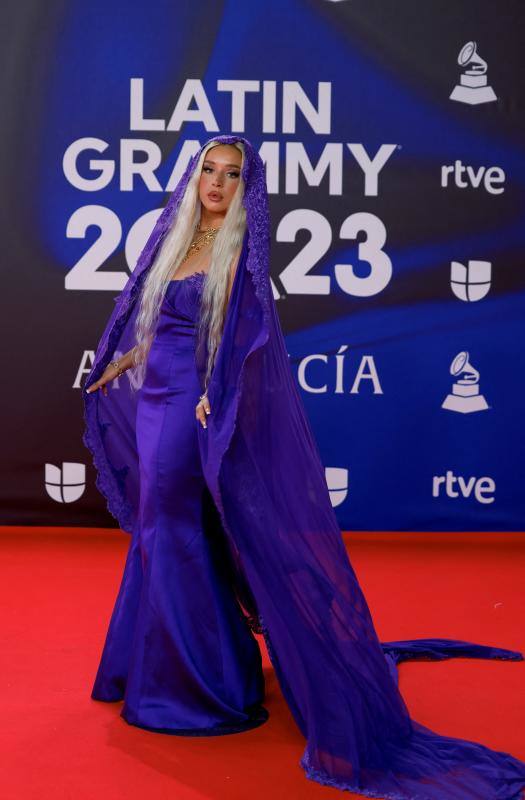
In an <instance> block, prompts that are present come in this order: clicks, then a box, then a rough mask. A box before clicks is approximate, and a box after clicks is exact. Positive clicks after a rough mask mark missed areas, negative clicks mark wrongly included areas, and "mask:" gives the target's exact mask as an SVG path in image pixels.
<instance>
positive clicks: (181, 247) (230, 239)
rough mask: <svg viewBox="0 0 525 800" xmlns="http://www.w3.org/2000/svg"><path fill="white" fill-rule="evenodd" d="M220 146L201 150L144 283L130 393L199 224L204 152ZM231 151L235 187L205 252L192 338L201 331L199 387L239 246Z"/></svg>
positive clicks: (239, 195)
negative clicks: (203, 348) (204, 350)
mask: <svg viewBox="0 0 525 800" xmlns="http://www.w3.org/2000/svg"><path fill="white" fill-rule="evenodd" d="M221 144H223V143H222V142H218V141H217V140H215V139H212V140H211V141H210V142H208V143H207V145H206V146H205V147H204V148H203V150H202V153H201V155H200V157H199V160H198V161H197V164H196V166H195V169H194V170H193V174H192V176H191V178H190V179H189V181H188V185H187V187H186V191H185V192H184V195H183V197H182V199H181V202H180V206H179V210H178V213H177V215H176V217H175V220H174V222H173V224H172V227H171V228H170V229H169V230H168V232H167V234H166V236H165V238H164V241H163V243H162V245H161V247H160V249H159V252H158V253H157V255H156V257H155V259H154V262H153V264H152V265H151V267H150V269H149V272H148V274H147V276H146V279H145V281H144V285H143V287H142V292H141V297H140V307H139V311H138V314H137V318H136V320H135V339H136V344H135V349H134V366H133V367H132V368H131V370H130V372H131V373H132V375H131V376H130V378H131V380H130V384H131V386H132V387H133V389H138V388H139V387H140V386H142V383H143V381H144V376H145V373H146V362H147V357H148V353H149V350H150V347H151V343H152V341H153V338H154V335H155V329H156V326H157V322H158V317H159V311H160V306H161V304H162V301H163V299H164V295H165V294H166V291H167V288H168V282H169V280H170V277H172V275H177V272H178V271H179V269H180V262H181V260H182V259H183V258H184V256H185V255H186V253H187V251H188V248H189V246H190V244H191V241H192V237H193V233H194V230H195V226H196V225H197V224H198V223H199V220H200V215H201V202H200V198H199V181H200V176H201V170H202V164H203V161H204V159H205V158H206V154H207V152H208V150H210V149H211V148H212V147H215V146H217V145H221ZM233 146H234V147H237V148H238V149H239V150H240V151H241V153H242V162H241V173H240V175H239V185H238V186H237V189H236V191H235V194H234V195H233V197H232V200H231V202H230V205H229V207H228V210H227V212H226V215H225V217H224V222H223V223H222V225H221V228H220V230H219V232H218V233H217V235H216V237H215V241H214V244H213V248H212V252H211V264H210V268H209V272H208V274H207V278H206V281H205V283H204V290H203V292H202V298H201V305H200V313H199V319H198V329H197V336H198V339H199V340H200V339H201V336H202V334H203V331H206V330H207V345H208V358H207V364H206V375H205V379H204V385H205V387H207V385H208V381H209V378H210V375H211V371H212V369H213V364H214V360H215V356H216V353H217V350H218V347H219V344H220V340H221V336H222V329H223V326H224V319H225V317H226V310H227V305H228V282H229V275H230V267H231V264H232V262H233V259H234V256H235V254H236V252H237V251H238V249H239V248H240V247H241V245H242V241H243V237H244V232H245V230H246V210H245V208H244V206H243V202H242V201H243V198H244V180H243V177H242V165H243V164H244V145H243V143H242V142H235V143H234V145H233ZM175 265H177V269H176V270H175V272H174V271H173V268H174V266H175Z"/></svg>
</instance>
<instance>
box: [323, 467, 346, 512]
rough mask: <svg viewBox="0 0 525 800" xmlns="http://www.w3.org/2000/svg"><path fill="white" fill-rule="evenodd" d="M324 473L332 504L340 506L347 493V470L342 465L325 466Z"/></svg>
mask: <svg viewBox="0 0 525 800" xmlns="http://www.w3.org/2000/svg"><path fill="white" fill-rule="evenodd" d="M324 474H325V478H326V483H327V485H328V491H329V493H330V500H331V501H332V506H340V505H341V503H342V502H344V500H346V496H347V494H348V470H347V469H344V467H325V470H324Z"/></svg>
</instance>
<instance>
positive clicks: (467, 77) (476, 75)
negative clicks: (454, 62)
mask: <svg viewBox="0 0 525 800" xmlns="http://www.w3.org/2000/svg"><path fill="white" fill-rule="evenodd" d="M458 64H459V66H460V67H462V68H463V73H462V74H461V77H460V79H459V84H458V85H457V86H455V87H454V90H453V92H452V94H451V95H450V99H451V100H457V101H458V103H468V104H469V105H471V106H476V105H478V104H479V103H490V102H492V101H493V100H497V99H498V98H497V97H496V95H495V93H494V89H493V88H492V87H491V86H488V84H487V75H486V72H487V62H486V61H483V59H482V58H481V56H479V55H478V53H477V45H476V42H467V44H465V45H463V47H462V48H461V51H460V54H459V56H458Z"/></svg>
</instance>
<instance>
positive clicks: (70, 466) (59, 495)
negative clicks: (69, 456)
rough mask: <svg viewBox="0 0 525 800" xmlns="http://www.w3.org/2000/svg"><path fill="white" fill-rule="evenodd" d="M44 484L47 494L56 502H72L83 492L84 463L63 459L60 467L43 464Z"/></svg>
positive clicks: (84, 479) (84, 481)
mask: <svg viewBox="0 0 525 800" xmlns="http://www.w3.org/2000/svg"><path fill="white" fill-rule="evenodd" d="M45 486H46V491H47V493H48V495H49V496H50V497H51V499H52V500H56V501H57V503H74V502H75V500H78V499H79V497H82V495H83V494H84V489H85V487H86V465H85V464H75V462H73V461H63V462H62V468H60V467H56V466H55V465H54V464H46V465H45Z"/></svg>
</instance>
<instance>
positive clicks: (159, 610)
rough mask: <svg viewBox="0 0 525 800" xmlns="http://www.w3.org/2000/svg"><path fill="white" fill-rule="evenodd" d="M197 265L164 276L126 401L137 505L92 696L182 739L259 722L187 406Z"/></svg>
mask: <svg viewBox="0 0 525 800" xmlns="http://www.w3.org/2000/svg"><path fill="white" fill-rule="evenodd" d="M204 280H205V273H204V272H199V273H194V274H193V275H191V276H189V277H187V278H186V279H183V280H174V281H170V282H169V286H168V290H167V293H166V295H165V298H164V302H163V304H162V307H161V311H160V316H159V323H158V327H157V332H156V336H155V339H154V341H153V344H152V347H151V351H150V357H149V359H148V366H147V371H146V377H145V381H144V384H143V386H142V388H141V389H140V391H139V395H138V398H137V418H136V437H137V448H138V452H139V453H140V461H139V469H140V507H139V514H138V519H137V524H136V529H135V531H134V533H133V537H132V541H131V543H130V548H129V552H128V556H127V560H126V565H125V569H124V574H123V577H122V584H121V588H120V591H119V595H118V598H117V601H116V604H115V608H114V611H113V614H112V618H111V621H110V626H109V630H108V633H107V637H106V642H105V645H104V649H103V653H102V658H101V663H100V666H99V669H98V672H97V676H96V679H95V684H94V687H93V691H92V697H93V698H94V699H96V700H105V701H112V700H122V699H123V700H124V705H123V708H122V711H121V715H122V716H123V717H124V719H125V720H126V721H127V722H129V723H131V724H134V725H137V726H140V727H145V728H148V729H153V730H162V731H164V732H168V733H177V734H184V735H191V736H195V735H217V734H222V733H234V732H239V731H242V730H247V729H249V728H252V727H255V726H256V725H259V724H261V723H262V722H264V721H265V720H266V719H267V717H268V712H267V711H266V709H264V707H262V706H261V702H262V700H263V698H264V677H263V673H262V664H261V654H260V650H259V647H258V644H257V641H256V639H255V638H254V636H253V634H252V632H251V630H250V628H249V626H248V624H247V623H246V620H245V618H244V615H243V614H242V611H241V609H240V607H239V605H238V603H237V600H236V596H235V594H234V592H233V589H232V583H231V572H230V570H231V567H229V557H228V551H227V548H226V547H225V543H224V538H223V536H224V534H223V531H222V528H221V524H220V520H219V518H218V515H217V513H216V510H215V507H214V504H213V501H212V500H211V497H210V494H209V491H208V489H207V487H206V483H205V480H204V476H203V472H202V468H201V463H200V456H199V449H198V440H197V430H196V428H197V425H198V424H200V423H198V421H197V420H196V418H195V405H196V402H197V398H198V395H199V382H198V376H197V371H196V367H195V359H194V349H195V344H194V336H195V322H196V314H197V307H198V302H199V297H200V293H201V290H202V284H203V282H204Z"/></svg>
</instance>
